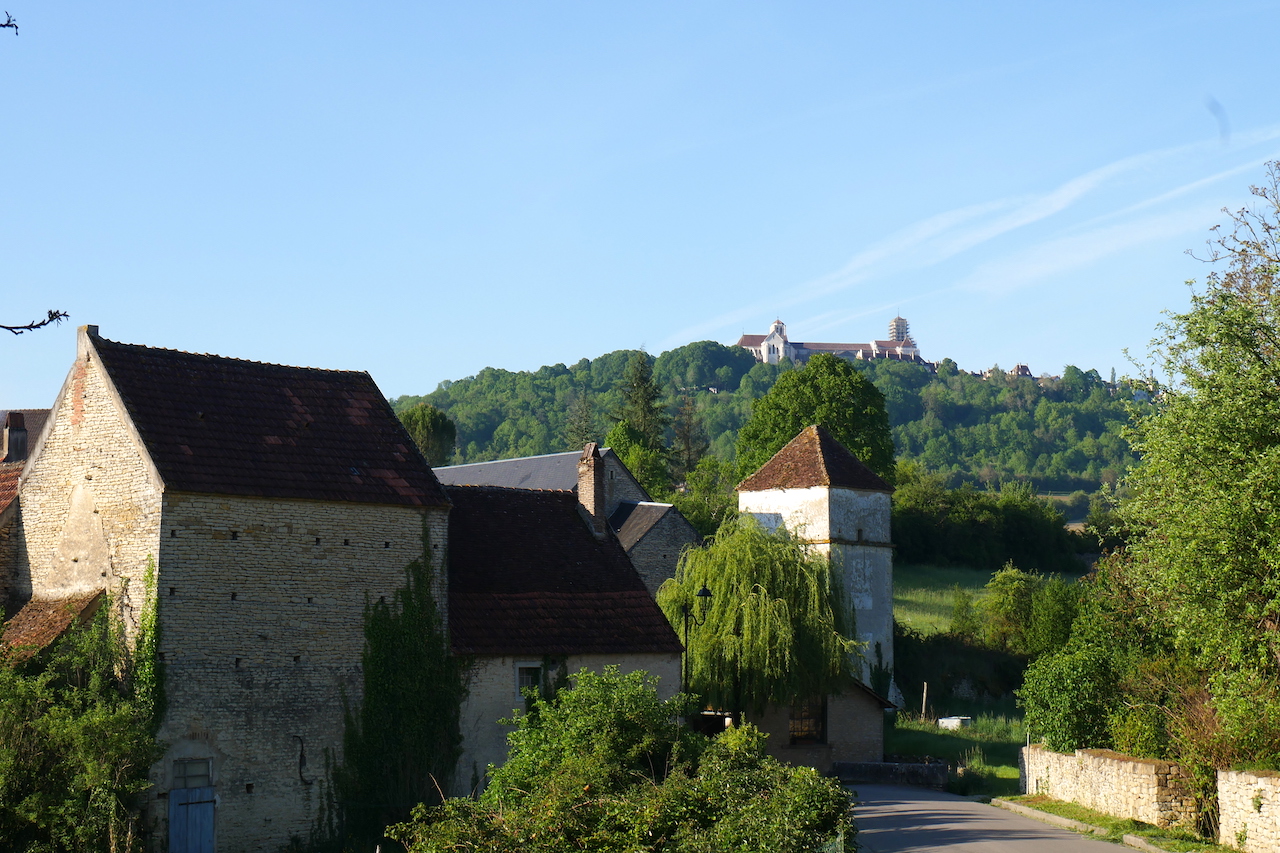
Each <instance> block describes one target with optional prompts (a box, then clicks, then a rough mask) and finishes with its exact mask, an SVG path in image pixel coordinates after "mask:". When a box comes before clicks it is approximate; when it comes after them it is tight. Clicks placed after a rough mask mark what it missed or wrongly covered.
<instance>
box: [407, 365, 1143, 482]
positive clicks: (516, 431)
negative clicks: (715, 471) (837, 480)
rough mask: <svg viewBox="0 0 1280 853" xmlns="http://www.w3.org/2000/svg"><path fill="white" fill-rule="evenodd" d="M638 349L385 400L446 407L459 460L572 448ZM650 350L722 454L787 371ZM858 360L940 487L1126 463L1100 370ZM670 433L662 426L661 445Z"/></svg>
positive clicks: (907, 453)
mask: <svg viewBox="0 0 1280 853" xmlns="http://www.w3.org/2000/svg"><path fill="white" fill-rule="evenodd" d="M635 353H636V351H635V350H618V351H615V352H611V353H607V354H606V355H603V356H600V357H599V358H596V359H585V358H584V359H582V360H581V361H579V362H577V363H576V364H574V365H572V366H569V367H566V366H565V365H563V364H556V365H549V366H546V367H542V368H540V369H539V370H537V371H532V372H530V371H521V372H512V371H507V370H501V369H499V368H492V367H491V368H485V369H484V370H482V371H481V372H480V373H478V374H477V375H475V376H471V377H467V378H465V379H460V380H458V381H455V382H442V383H441V384H440V387H439V388H437V389H436V390H435V391H434V392H432V393H430V394H427V395H425V396H404V397H399V398H397V399H395V400H392V404H393V406H394V407H395V409H396V411H397V412H401V411H403V410H405V409H407V408H409V407H411V406H414V405H416V404H417V403H419V402H426V403H430V404H431V405H433V406H435V407H437V408H439V409H441V410H442V411H444V412H445V413H446V414H448V416H449V417H450V418H451V419H452V420H453V421H454V423H455V424H457V435H458V437H457V451H456V453H455V454H454V459H453V461H454V462H455V463H463V462H481V461H487V460H491V459H508V458H513V457H517V456H533V455H537V454H542V453H555V452H559V451H565V450H574V449H577V448H578V447H580V446H581V444H580V442H579V441H577V440H571V438H572V439H580V438H581V437H582V435H583V433H584V430H585V425H586V424H587V423H588V419H587V418H586V417H584V414H586V413H589V415H590V418H589V424H590V426H591V428H592V431H593V438H595V439H596V440H600V439H602V438H603V437H604V436H605V435H606V434H607V433H608V431H609V430H610V429H611V428H612V427H613V425H614V422H615V421H614V418H613V417H612V416H614V415H617V414H618V413H619V412H621V411H623V409H624V408H625V404H626V401H625V400H624V398H623V394H622V390H621V389H622V386H623V384H624V376H625V373H626V368H627V364H628V362H630V361H631V360H632V358H633V356H634V355H635ZM650 358H651V359H652V364H653V379H654V381H655V382H656V383H657V384H658V385H659V387H660V388H661V389H662V391H663V394H664V396H663V399H662V400H661V402H662V404H663V405H664V406H665V407H666V409H667V411H668V412H669V413H670V414H671V415H672V416H673V417H675V415H676V414H677V413H678V412H679V410H680V409H681V406H682V405H687V400H688V399H691V400H692V401H693V404H694V407H695V409H696V412H697V415H698V418H699V419H700V421H701V425H702V428H703V430H704V431H705V435H706V439H707V441H708V442H709V451H708V452H709V453H710V454H711V455H713V456H716V457H718V458H720V459H723V460H726V461H734V460H735V446H736V444H737V436H738V430H739V429H741V428H742V426H743V424H744V423H745V422H746V420H747V417H748V416H749V415H750V413H751V407H752V404H753V403H754V401H755V400H757V399H759V398H760V397H762V396H763V395H764V394H765V393H766V392H767V391H769V389H770V388H772V387H773V384H774V382H775V381H776V380H777V379H778V377H779V375H781V374H782V373H784V372H786V371H789V370H791V369H792V365H791V364H789V363H783V364H780V365H769V364H760V363H757V362H756V361H755V359H754V358H753V357H752V356H751V354H750V353H748V352H747V351H746V350H744V349H742V348H741V347H735V346H724V345H721V344H718V343H715V342H713V341H699V342H697V343H692V344H688V345H686V346H683V347H678V348H676V349H673V350H669V351H668V352H664V353H662V354H661V355H660V356H658V357H657V358H652V356H650ZM854 366H855V367H856V368H857V369H858V370H860V371H861V372H863V373H864V374H865V375H866V376H867V377H868V378H869V379H871V381H872V382H873V383H874V384H875V386H876V387H877V388H878V389H879V390H880V392H881V393H882V394H883V395H884V397H885V404H886V407H887V409H888V414H889V423H890V425H891V428H892V433H893V442H894V446H895V450H896V454H897V457H898V459H899V460H900V461H902V460H911V461H914V462H916V463H917V464H918V466H919V467H920V468H921V469H922V470H924V471H927V472H933V473H939V474H942V475H944V479H945V481H946V483H947V484H948V485H951V486H956V485H959V484H961V483H966V482H968V483H978V484H996V483H1001V482H1010V481H1018V480H1020V481H1029V482H1031V483H1032V484H1034V485H1035V486H1036V487H1037V488H1039V489H1052V490H1075V489H1085V490H1088V491H1092V490H1094V489H1096V488H1097V487H1098V486H1099V485H1100V484H1102V483H1113V482H1115V481H1116V480H1117V479H1118V478H1119V477H1120V476H1122V475H1123V474H1124V472H1125V471H1127V470H1128V468H1129V467H1130V466H1131V465H1132V464H1133V463H1134V461H1135V457H1134V455H1133V453H1132V452H1131V450H1130V449H1129V447H1128V444H1127V443H1126V442H1125V440H1124V439H1123V438H1122V437H1121V435H1120V428H1121V427H1122V426H1123V425H1124V424H1126V423H1127V422H1128V420H1129V415H1128V411H1127V406H1129V405H1131V404H1132V394H1131V393H1130V392H1129V391H1128V390H1127V386H1124V385H1121V386H1119V387H1117V386H1114V385H1112V384H1110V383H1107V382H1105V381H1103V380H1102V378H1101V377H1100V376H1099V375H1098V373H1097V371H1094V370H1090V371H1082V370H1080V369H1078V368H1076V367H1072V366H1068V367H1066V368H1065V369H1064V370H1063V374H1062V376H1061V377H1059V378H1056V379H1048V378H1041V379H1033V378H1030V377H1020V376H1014V375H1011V374H1008V373H1005V372H1003V371H1000V370H999V369H994V370H992V371H991V372H990V373H989V375H988V376H987V378H985V379H984V378H982V377H979V376H974V375H972V374H970V373H968V372H965V371H961V370H958V369H957V367H956V365H955V364H954V363H953V362H951V361H949V360H948V361H943V362H942V363H941V365H940V366H939V370H938V372H937V374H934V373H932V372H930V371H929V370H928V369H927V368H925V367H923V366H921V365H918V364H911V363H907V362H895V361H862V362H854ZM679 423H680V419H679V418H676V419H675V420H674V421H673V424H675V425H678V424H679ZM673 431H674V427H673V426H669V427H668V428H667V432H668V435H667V443H668V445H669V446H673V445H674V444H675V441H674V439H675V436H674V434H673Z"/></svg>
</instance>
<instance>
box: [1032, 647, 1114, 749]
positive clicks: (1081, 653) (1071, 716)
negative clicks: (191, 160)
mask: <svg viewBox="0 0 1280 853" xmlns="http://www.w3.org/2000/svg"><path fill="white" fill-rule="evenodd" d="M1018 698H1019V700H1020V701H1021V703H1022V705H1023V707H1024V708H1025V709H1026V725H1027V728H1028V729H1029V730H1030V731H1031V733H1032V735H1033V736H1036V737H1039V738H1042V739H1043V740H1044V744H1045V746H1047V747H1049V748H1050V749H1052V750H1055V751H1057V752H1072V751H1073V750H1076V749H1081V748H1084V747H1090V748H1095V749H1097V748H1103V749H1105V748H1107V747H1110V746H1111V735H1110V732H1109V730H1108V727H1107V721H1108V719H1109V718H1110V716H1111V714H1112V712H1113V710H1114V709H1115V706H1116V677H1115V672H1114V670H1113V668H1112V663H1111V657H1110V656H1109V655H1108V654H1107V653H1106V652H1105V651H1104V650H1103V649H1100V648H1097V647H1095V646H1079V647H1071V648H1068V649H1065V650H1063V651H1061V652H1059V653H1058V654H1054V655H1047V656H1045V657H1042V658H1040V659H1039V660H1037V661H1036V662H1034V663H1032V664H1031V666H1029V667H1027V673H1026V676H1025V680H1024V683H1023V687H1022V689H1021V690H1019V691H1018Z"/></svg>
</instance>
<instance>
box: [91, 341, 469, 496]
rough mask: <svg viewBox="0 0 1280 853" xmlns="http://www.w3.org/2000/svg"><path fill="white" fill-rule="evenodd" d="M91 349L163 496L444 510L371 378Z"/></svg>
mask: <svg viewBox="0 0 1280 853" xmlns="http://www.w3.org/2000/svg"><path fill="white" fill-rule="evenodd" d="M93 343H94V346H95V348H96V349H97V352H98V355H99V357H100V358H101V361H102V364H103V366H104V367H105V368H106V370H107V373H108V374H109V375H110V376H111V381H112V382H113V383H114V384H115V387H116V389H117V390H118V391H119V392H120V396H121V398H122V399H123V400H124V404H125V407H126V408H127V409H128V411H129V415H130V417H131V418H132V419H133V422H134V425H135V426H136V427H137V429H138V433H139V434H140V435H141V436H142V440H143V442H144V443H145V444H146V447H147V451H148V452H149V453H150V455H151V458H152V460H153V461H154V462H155V465H156V468H158V469H159V471H160V476H161V477H162V478H163V479H164V482H165V487H166V488H167V489H170V490H173V491H180V492H198V493H204V494H222V495H251V496H257V497H272V498H309V499H313V500H327V501H350V502H355V503H378V504H402V505H404V504H407V505H410V506H443V505H447V503H448V499H447V498H446V497H445V493H444V489H443V488H442V487H441V486H440V484H439V482H437V481H436V478H435V475H433V474H432V473H431V469H430V468H429V467H428V466H427V464H426V462H425V461H423V459H422V456H421V454H420V453H419V452H418V449H417V447H416V446H415V445H414V443H413V441H412V440H411V439H410V438H409V436H408V434H407V433H406V432H405V431H404V427H403V426H401V424H400V421H399V420H398V419H397V418H396V416H395V413H394V412H392V410H391V406H390V405H389V404H388V403H387V400H386V398H385V397H383V396H382V392H380V391H379V390H378V386H377V385H375V384H374V382H373V379H372V378H371V377H370V376H369V374H367V373H363V372H357V371H346V370H317V369H314V368H309V367H286V366H283V365H278V364H263V363H260V362H256V361H242V360H240V359H233V358H223V357H221V356H216V355H197V354H194V353H187V352H178V351H176V350H165V349H154V348H151V347H144V346H138V345H136V344H121V343H116V342H114V341H108V340H106V339H104V338H100V337H97V336H94V337H93Z"/></svg>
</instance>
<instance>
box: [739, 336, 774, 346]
mask: <svg viewBox="0 0 1280 853" xmlns="http://www.w3.org/2000/svg"><path fill="white" fill-rule="evenodd" d="M766 337H768V335H743V336H742V337H740V338H738V346H740V347H758V346H760V344H762V343H764V339H765V338H766Z"/></svg>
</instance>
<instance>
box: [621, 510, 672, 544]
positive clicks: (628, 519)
mask: <svg viewBox="0 0 1280 853" xmlns="http://www.w3.org/2000/svg"><path fill="white" fill-rule="evenodd" d="M674 509H675V507H674V506H672V505H671V504H660V503H648V502H646V503H635V502H632V501H624V502H623V503H620V504H618V508H617V509H615V510H614V511H613V515H611V516H609V527H610V528H611V529H612V530H613V532H614V533H615V534H617V536H618V541H619V542H621V543H622V547H623V548H625V549H627V550H628V551H630V550H631V548H632V546H633V545H635V544H636V543H637V542H639V541H640V540H641V539H643V538H644V535H645V534H646V533H648V532H649V531H650V530H652V529H653V526H654V525H655V524H657V523H658V522H659V521H661V520H662V518H663V516H665V515H666V514H667V513H668V512H671V511H672V510H674Z"/></svg>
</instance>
